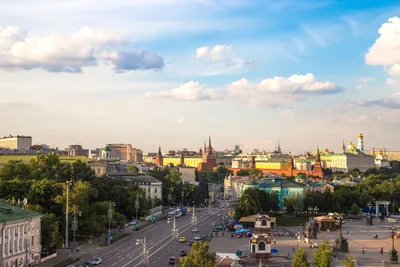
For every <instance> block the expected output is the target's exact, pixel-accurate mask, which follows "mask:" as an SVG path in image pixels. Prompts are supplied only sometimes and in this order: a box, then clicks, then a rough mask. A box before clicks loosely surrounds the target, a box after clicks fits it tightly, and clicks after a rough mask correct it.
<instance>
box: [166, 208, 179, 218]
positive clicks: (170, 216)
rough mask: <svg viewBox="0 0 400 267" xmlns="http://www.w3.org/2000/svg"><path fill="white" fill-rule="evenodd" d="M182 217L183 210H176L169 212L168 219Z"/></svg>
mask: <svg viewBox="0 0 400 267" xmlns="http://www.w3.org/2000/svg"><path fill="white" fill-rule="evenodd" d="M181 216H182V211H181V209H176V210H172V211H170V212H168V219H172V218H173V217H175V218H179V217H181Z"/></svg>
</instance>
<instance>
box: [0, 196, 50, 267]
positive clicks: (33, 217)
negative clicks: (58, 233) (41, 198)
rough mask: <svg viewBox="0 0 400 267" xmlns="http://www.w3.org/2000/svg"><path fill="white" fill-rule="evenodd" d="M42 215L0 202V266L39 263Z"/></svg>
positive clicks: (10, 266)
mask: <svg viewBox="0 0 400 267" xmlns="http://www.w3.org/2000/svg"><path fill="white" fill-rule="evenodd" d="M42 217H43V216H42V215H41V214H39V213H37V212H34V211H30V210H26V209H22V208H21V207H18V206H15V205H11V204H8V203H4V202H0V256H1V257H0V266H4V267H17V266H29V265H33V264H38V263H40V259H41V258H40V255H41V249H42V246H41V219H42Z"/></svg>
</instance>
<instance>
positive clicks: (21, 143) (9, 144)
mask: <svg viewBox="0 0 400 267" xmlns="http://www.w3.org/2000/svg"><path fill="white" fill-rule="evenodd" d="M31 146H32V137H31V136H24V135H16V136H12V135H9V136H5V137H3V138H0V148H8V149H16V150H26V151H29V150H30V149H31Z"/></svg>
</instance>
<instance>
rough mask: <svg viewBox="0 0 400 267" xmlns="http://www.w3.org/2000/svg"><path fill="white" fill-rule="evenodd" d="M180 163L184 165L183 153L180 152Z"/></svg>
mask: <svg viewBox="0 0 400 267" xmlns="http://www.w3.org/2000/svg"><path fill="white" fill-rule="evenodd" d="M180 164H181V165H185V157H184V156H183V153H182V155H181V162H180Z"/></svg>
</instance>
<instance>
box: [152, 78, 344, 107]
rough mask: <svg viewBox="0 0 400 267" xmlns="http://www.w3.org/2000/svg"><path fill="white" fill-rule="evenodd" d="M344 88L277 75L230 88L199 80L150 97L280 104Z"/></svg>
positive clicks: (244, 82)
mask: <svg viewBox="0 0 400 267" xmlns="http://www.w3.org/2000/svg"><path fill="white" fill-rule="evenodd" d="M342 91H343V90H342V89H341V88H340V87H338V86H337V85H336V84H335V83H332V82H329V81H328V82H319V81H317V80H316V78H315V77H314V75H313V74H311V73H308V74H306V75H297V74H295V75H292V76H290V77H288V78H285V77H278V76H277V77H274V78H268V79H265V80H263V81H262V82H261V83H259V84H253V83H250V82H249V81H248V80H246V79H244V78H242V79H240V80H238V81H235V82H232V83H231V84H228V85H227V89H225V90H223V89H221V90H216V89H207V88H205V87H204V86H203V85H200V84H199V83H198V82H193V81H191V82H188V83H186V84H183V85H181V86H180V87H178V88H175V89H172V90H171V91H161V92H155V93H147V96H148V97H164V98H172V99H175V100H186V101H194V100H221V99H225V100H236V101H239V102H242V103H245V104H247V105H251V106H260V105H270V106H279V105H280V103H282V101H299V100H303V99H306V98H308V97H311V96H316V95H324V94H336V93H340V92H342Z"/></svg>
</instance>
